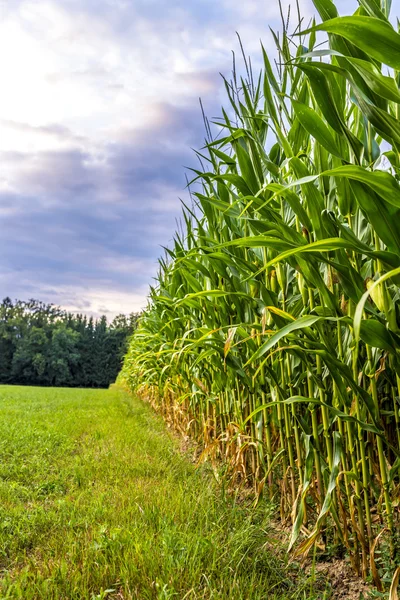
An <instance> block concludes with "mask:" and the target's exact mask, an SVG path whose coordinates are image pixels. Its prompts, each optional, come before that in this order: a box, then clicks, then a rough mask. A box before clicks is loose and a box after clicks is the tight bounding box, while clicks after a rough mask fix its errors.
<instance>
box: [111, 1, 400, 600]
mask: <svg viewBox="0 0 400 600" xmlns="http://www.w3.org/2000/svg"><path fill="white" fill-rule="evenodd" d="M359 3H360V7H359V9H358V10H357V12H356V13H355V14H354V15H353V16H343V17H339V16H338V13H337V9H336V7H335V5H334V3H332V2H331V0H314V5H315V8H316V10H317V11H318V13H319V17H320V19H321V21H322V22H321V24H320V25H315V22H313V23H311V24H305V23H304V22H303V21H302V19H301V15H299V24H298V26H297V27H296V29H295V31H294V32H290V35H289V28H290V27H291V26H290V23H289V22H288V21H287V20H285V19H283V27H282V32H280V33H279V34H274V33H273V34H272V35H273V40H274V42H275V46H276V48H277V51H276V54H275V60H272V58H269V56H268V54H267V52H265V50H264V49H263V61H264V66H263V69H262V70H261V71H260V73H259V74H254V72H253V70H252V68H251V63H250V62H249V60H247V59H246V57H245V56H244V55H243V76H242V77H240V76H239V75H238V73H237V71H236V70H234V71H233V74H232V78H231V79H226V80H225V86H226V93H227V98H228V102H227V108H226V110H223V112H222V118H221V119H219V120H217V121H216V122H214V123H213V124H212V125H210V124H209V123H208V121H207V119H206V120H205V122H206V132H207V139H206V144H205V147H204V148H203V149H202V150H201V151H199V152H198V153H197V154H198V158H199V164H200V165H201V166H200V167H199V169H194V170H193V180H192V182H191V184H190V188H191V193H192V204H189V205H184V206H183V219H184V222H183V224H184V227H182V228H181V229H182V231H181V232H178V233H176V234H175V237H174V242H173V244H172V246H171V247H170V248H169V249H167V250H166V255H165V257H164V258H161V259H160V269H159V274H158V278H157V282H156V285H155V286H154V287H153V288H152V289H151V293H150V300H149V305H148V308H147V309H146V311H145V312H144V314H143V316H142V318H141V321H140V326H139V328H138V330H137V332H136V333H135V335H134V337H133V338H132V340H131V343H130V347H129V351H128V353H127V356H126V359H125V363H124V367H123V371H122V373H121V379H123V380H124V381H125V382H126V383H127V384H128V385H129V386H130V388H131V389H133V390H135V391H136V392H137V393H139V394H140V395H141V396H143V397H145V398H147V399H148V400H149V401H150V402H152V403H153V404H154V405H155V406H156V408H157V409H158V410H161V411H162V412H163V414H164V415H165V417H166V419H168V420H169V421H170V422H171V423H172V424H173V425H174V427H176V428H177V429H179V430H181V431H182V433H184V434H186V435H190V436H191V437H192V438H195V439H196V440H198V441H199V442H200V443H201V444H202V446H203V448H204V452H203V454H204V456H208V457H210V458H211V459H212V460H218V461H221V459H222V464H224V465H225V470H226V472H227V474H228V475H229V476H230V478H231V481H233V482H234V484H235V485H241V484H246V485H251V486H254V489H255V492H256V495H257V498H259V497H260V496H261V494H262V493H264V495H267V496H268V495H269V496H271V497H272V498H275V500H276V499H278V498H279V502H280V510H281V518H282V520H283V521H284V522H286V523H290V522H291V527H292V529H291V532H292V533H291V538H290V548H291V549H292V551H293V552H294V553H296V554H298V555H300V554H301V555H307V554H308V553H309V551H310V550H311V549H314V550H317V551H319V552H324V551H325V552H327V551H334V552H335V551H336V552H338V553H340V552H342V551H343V552H346V554H347V556H348V557H349V560H350V561H351V564H352V565H353V567H354V569H355V571H356V572H357V573H359V574H360V575H363V576H364V577H368V576H369V577H371V578H372V579H373V580H374V582H375V584H376V585H377V587H378V589H380V590H382V589H383V588H384V587H385V582H386V581H387V580H388V578H391V576H392V575H393V571H394V570H395V567H396V560H398V559H399V548H398V546H399V544H398V539H397V537H398V536H397V533H396V532H397V527H398V520H399V492H400V472H399V466H400V428H399V421H400V399H399V396H400V327H399V325H400V295H399V283H400V185H399V181H400V155H399V151H400V120H399V113H400V90H399V76H398V73H397V71H400V35H399V34H398V33H397V31H396V30H395V29H394V27H393V25H392V24H391V23H392V22H391V20H390V17H389V14H388V13H389V2H388V1H387V0H382V4H380V2H379V0H359ZM320 42H321V43H320ZM329 549H331V550H329ZM332 549H334V550H332ZM392 587H393V586H392ZM394 593H395V592H393V594H394ZM394 597H395V596H394V595H393V598H394Z"/></svg>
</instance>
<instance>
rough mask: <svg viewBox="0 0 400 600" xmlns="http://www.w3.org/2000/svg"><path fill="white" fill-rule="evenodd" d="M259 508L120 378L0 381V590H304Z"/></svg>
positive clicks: (239, 594)
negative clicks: (185, 448) (74, 382)
mask: <svg viewBox="0 0 400 600" xmlns="http://www.w3.org/2000/svg"><path fill="white" fill-rule="evenodd" d="M268 513H269V510H268V507H265V506H264V507H261V508H260V509H258V510H257V511H254V510H253V511H252V510H251V509H249V508H246V507H245V506H244V505H243V504H240V503H234V502H233V501H232V500H231V499H224V498H223V497H222V492H221V490H219V489H217V488H216V486H215V484H214V481H213V478H212V476H211V474H210V473H207V471H206V470H205V469H202V470H199V469H196V468H195V467H194V465H193V464H192V463H191V462H190V461H189V460H188V459H187V458H186V457H185V456H183V455H182V453H181V452H180V451H179V448H178V442H177V441H176V440H175V439H174V437H173V436H172V435H171V434H169V433H168V431H167V430H166V429H165V425H164V424H163V423H162V421H161V419H160V418H159V417H157V416H156V415H155V414H154V413H153V412H152V411H151V409H150V408H149V407H148V406H146V405H144V404H143V403H141V402H140V401H139V400H136V399H133V398H132V397H131V396H129V395H128V394H126V393H125V392H123V391H122V390H120V389H117V388H114V389H111V390H81V389H60V388H53V389H49V388H46V389H44V388H29V387H11V386H2V387H0V598H1V599H3V598H4V599H5V598H12V599H14V598H15V599H17V598H18V599H19V598H21V599H22V598H23V599H24V600H38V599H46V600H47V599H49V600H50V599H61V598H62V599H65V600H78V599H82V600H83V599H85V600H88V599H89V600H91V599H95V598H96V599H100V598H106V597H107V598H118V599H131V598H132V599H133V598H140V599H141V600H146V599H150V598H157V599H167V598H177V599H179V600H181V599H184V598H187V599H195V598H207V599H208V598H210V599H211V598H212V599H217V598H218V599H222V598H227V599H228V598H229V599H238V600H239V599H240V600H245V599H251V600H257V599H261V598H263V599H264V598H268V599H270V600H272V599H274V598H276V599H277V598H279V599H284V598H285V599H286V598H310V595H309V592H308V590H307V591H304V589H302V587H301V586H300V585H299V581H296V582H294V581H293V580H292V579H290V577H288V576H287V567H285V565H284V563H283V560H282V558H276V556H274V552H272V551H271V550H270V549H269V550H267V549H266V542H268V541H270V537H271V533H270V532H269V528H268ZM107 590H113V591H107ZM319 597H322V596H319Z"/></svg>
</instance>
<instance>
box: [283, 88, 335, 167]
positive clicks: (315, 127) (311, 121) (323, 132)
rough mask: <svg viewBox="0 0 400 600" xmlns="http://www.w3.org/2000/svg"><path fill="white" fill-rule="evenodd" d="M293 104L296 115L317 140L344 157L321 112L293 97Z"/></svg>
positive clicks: (327, 148) (329, 150)
mask: <svg viewBox="0 0 400 600" xmlns="http://www.w3.org/2000/svg"><path fill="white" fill-rule="evenodd" d="M291 102H292V106H293V109H294V112H295V115H296V117H297V118H298V119H299V121H300V123H301V124H302V126H303V127H304V129H305V130H306V131H307V132H308V133H309V134H310V135H312V136H313V137H314V138H315V139H316V140H317V142H319V143H320V144H321V145H322V146H323V147H324V148H326V150H328V152H330V153H331V154H333V155H334V156H337V157H338V158H342V156H341V153H340V150H339V148H338V146H337V144H336V141H335V138H334V136H333V133H332V132H331V130H330V129H329V127H328V126H327V125H325V123H324V121H323V120H322V119H321V117H320V116H319V114H318V113H317V112H316V111H315V110H314V109H312V108H310V107H309V106H306V105H305V104H302V103H301V102H298V101H297V100H294V99H292V101H291Z"/></svg>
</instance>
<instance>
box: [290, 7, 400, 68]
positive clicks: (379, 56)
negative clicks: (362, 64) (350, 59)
mask: <svg viewBox="0 0 400 600" xmlns="http://www.w3.org/2000/svg"><path fill="white" fill-rule="evenodd" d="M312 31H326V32H327V33H335V34H337V35H340V36H342V37H344V38H345V39H347V40H349V41H350V42H352V43H353V44H354V45H355V46H357V47H358V48H360V49H361V50H363V51H364V52H365V53H366V54H367V55H368V56H371V57H372V58H375V59H376V60H378V61H380V62H383V63H385V64H386V65H389V66H390V67H393V68H394V69H397V70H400V35H399V34H398V33H396V31H395V30H394V29H393V27H392V26H391V25H390V24H389V23H388V22H385V21H382V20H381V19H377V18H376V17H364V16H360V15H357V16H352V17H336V18H334V19H330V20H329V21H325V22H324V23H321V24H320V25H317V26H315V27H311V28H310V29H307V30H306V31H303V32H301V33H298V34H297V35H305V34H307V33H311V32H312Z"/></svg>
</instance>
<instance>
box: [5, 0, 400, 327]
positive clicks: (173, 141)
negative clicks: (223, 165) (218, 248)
mask: <svg viewBox="0 0 400 600" xmlns="http://www.w3.org/2000/svg"><path fill="white" fill-rule="evenodd" d="M397 1H398V0H395V2H394V4H395V3H396V2H397ZM286 4H287V3H286ZM300 4H301V6H302V12H303V15H304V17H305V21H308V19H309V18H311V16H312V15H313V14H314V9H313V6H312V2H311V0H301V2H300ZM284 5H285V3H284ZM337 5H338V6H339V9H340V10H341V12H342V14H348V13H349V11H351V10H352V9H354V7H355V6H356V2H355V1H353V0H350V1H349V2H345V1H344V0H340V2H337ZM268 26H271V27H272V28H273V29H276V28H279V7H278V1H277V0H246V1H244V2H237V1H236V2H232V0H190V1H185V2H184V1H183V0H168V1H167V0H0V74H1V78H2V91H1V94H0V232H1V235H0V293H1V295H2V297H5V296H7V295H8V296H11V297H12V298H16V297H18V298H21V299H28V298H38V299H41V300H44V301H47V302H53V303H56V304H60V305H61V306H63V307H65V308H67V309H69V310H73V311H83V312H87V313H90V314H94V315H99V314H101V313H104V312H105V313H106V314H108V315H109V316H110V317H112V316H113V315H114V314H116V313H118V312H130V311H136V310H139V309H140V308H141V307H143V306H144V305H145V303H146V295H147V291H148V286H149V284H150V283H151V282H152V277H153V276H154V275H155V273H156V268H157V257H158V256H159V255H160V253H161V246H162V245H167V244H168V243H169V241H170V240H171V238H172V234H173V231H174V229H175V226H176V219H177V217H179V213H180V204H179V198H180V197H181V198H183V199H186V198H187V192H186V191H185V189H184V188H185V170H184V166H190V165H193V166H195V165H196V159H195V157H194V155H193V152H192V151H191V148H193V147H195V148H199V147H201V145H202V143H203V136H204V130H203V123H202V118H201V113H200V109H199V103H198V98H199V97H201V98H202V100H203V104H204V107H205V110H206V112H207V114H208V116H209V117H216V116H219V115H220V106H221V104H224V102H225V100H224V94H223V85H222V80H221V78H220V76H219V73H220V72H222V73H224V74H227V75H229V72H230V70H231V50H232V49H234V50H236V51H237V50H238V47H237V46H238V44H237V39H236V33H235V31H239V33H240V35H241V37H242V40H243V43H244V46H245V49H246V52H247V53H248V54H250V55H251V56H252V60H253V63H254V64H255V65H256V64H257V62H258V61H259V59H260V52H259V41H260V39H262V41H263V43H264V45H265V47H266V48H267V49H268V48H271V51H272V42H271V37H270V35H269V32H268Z"/></svg>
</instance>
